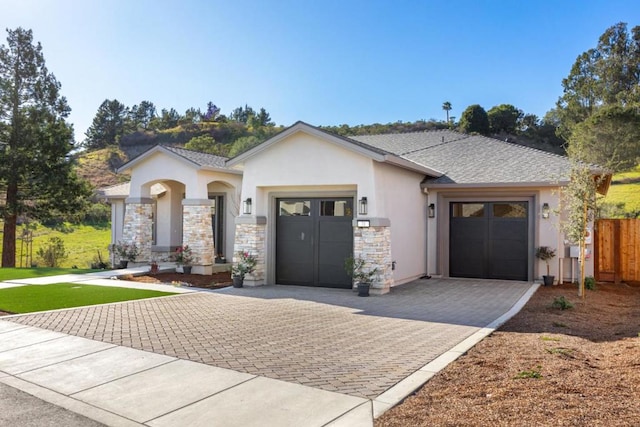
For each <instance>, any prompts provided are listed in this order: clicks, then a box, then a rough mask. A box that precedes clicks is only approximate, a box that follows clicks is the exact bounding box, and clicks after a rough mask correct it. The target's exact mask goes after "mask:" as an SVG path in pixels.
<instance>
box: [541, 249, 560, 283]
mask: <svg viewBox="0 0 640 427" xmlns="http://www.w3.org/2000/svg"><path fill="white" fill-rule="evenodd" d="M555 256H556V250H555V249H551V248H550V247H549V246H540V247H538V248H537V249H536V258H538V259H540V260H542V261H544V262H545V263H546V264H547V275H546V276H542V280H543V281H544V285H545V286H551V285H553V281H554V280H555V276H551V275H550V274H549V260H550V259H552V258H553V257H555Z"/></svg>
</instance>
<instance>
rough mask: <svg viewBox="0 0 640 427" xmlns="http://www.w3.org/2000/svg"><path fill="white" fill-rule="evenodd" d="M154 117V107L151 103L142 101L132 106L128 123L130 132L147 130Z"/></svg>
mask: <svg viewBox="0 0 640 427" xmlns="http://www.w3.org/2000/svg"><path fill="white" fill-rule="evenodd" d="M155 117H156V106H155V105H153V102H151V101H142V102H141V103H140V104H139V105H134V106H133V107H131V111H129V121H130V123H131V127H132V128H133V129H132V130H134V131H135V130H137V129H144V130H148V129H149V127H150V125H151V122H152V120H153V119H154V118H155Z"/></svg>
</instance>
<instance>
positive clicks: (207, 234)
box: [182, 199, 215, 274]
mask: <svg viewBox="0 0 640 427" xmlns="http://www.w3.org/2000/svg"><path fill="white" fill-rule="evenodd" d="M212 204H213V201H212V200H209V199H184V200H182V244H183V245H189V248H191V251H192V253H193V256H194V258H195V261H194V265H193V273H195V274H211V273H212V266H213V260H214V252H215V248H214V247H213V228H212V224H211V206H212Z"/></svg>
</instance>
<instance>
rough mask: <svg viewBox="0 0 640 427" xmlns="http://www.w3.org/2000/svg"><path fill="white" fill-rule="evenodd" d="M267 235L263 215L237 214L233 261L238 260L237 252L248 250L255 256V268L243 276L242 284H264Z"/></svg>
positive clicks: (265, 220) (265, 221) (265, 219)
mask: <svg viewBox="0 0 640 427" xmlns="http://www.w3.org/2000/svg"><path fill="white" fill-rule="evenodd" d="M266 236H267V218H266V217H264V216H239V217H237V218H236V236H235V243H234V245H233V262H234V263H236V262H238V256H237V254H238V252H249V253H250V254H251V255H253V256H255V257H256V260H257V263H256V268H255V270H254V272H253V273H252V274H247V275H246V276H245V278H244V286H261V285H264V278H265V261H266V253H265V251H266V248H265V241H266Z"/></svg>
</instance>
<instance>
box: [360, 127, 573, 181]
mask: <svg viewBox="0 0 640 427" xmlns="http://www.w3.org/2000/svg"><path fill="white" fill-rule="evenodd" d="M351 139H354V140H356V141H359V142H361V143H365V144H368V145H371V146H374V147H377V148H380V149H382V150H385V151H389V152H391V153H394V154H396V155H398V156H400V157H403V158H405V159H408V160H411V161H413V162H416V163H418V164H420V165H423V166H426V167H429V168H433V169H436V170H439V171H442V172H444V175H443V176H441V177H439V178H433V179H428V180H427V182H428V183H429V184H453V183H456V184H498V183H537V182H540V183H543V182H544V183H550V182H557V181H565V180H567V179H568V175H567V174H568V172H569V167H570V165H569V160H568V159H567V158H566V157H564V156H560V155H557V154H552V153H548V152H546V151H541V150H537V149H534V148H529V147H524V146H522V145H517V144H512V143H509V142H505V141H500V140H498V139H494V138H487V137H484V136H480V135H466V134H462V133H458V132H454V131H450V130H438V131H427V132H416V133H406V134H387V135H362V136H353V137H351Z"/></svg>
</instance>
